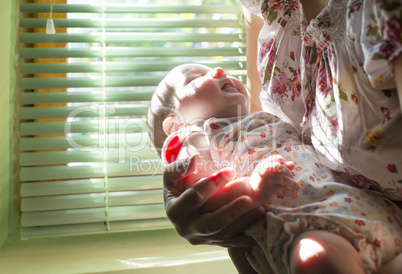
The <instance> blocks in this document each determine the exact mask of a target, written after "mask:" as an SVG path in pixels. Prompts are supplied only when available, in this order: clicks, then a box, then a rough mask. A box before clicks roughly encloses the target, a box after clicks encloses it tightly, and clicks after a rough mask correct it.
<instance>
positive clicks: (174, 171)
mask: <svg viewBox="0 0 402 274" xmlns="http://www.w3.org/2000/svg"><path fill="white" fill-rule="evenodd" d="M198 158H199V156H198V155H193V156H191V157H190V158H187V159H183V160H179V161H176V162H173V163H171V164H169V165H167V166H165V168H164V171H163V182H164V185H165V186H169V185H172V184H175V183H176V182H177V181H178V180H180V179H182V178H183V177H185V176H187V175H188V174H190V173H192V172H194V171H195V169H196V163H197V160H198Z"/></svg>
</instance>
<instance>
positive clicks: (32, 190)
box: [20, 175, 163, 197]
mask: <svg viewBox="0 0 402 274" xmlns="http://www.w3.org/2000/svg"><path fill="white" fill-rule="evenodd" d="M162 179H163V177H162V175H154V176H137V177H111V178H108V190H109V191H135V190H151V189H162ZM104 189H105V179H104V178H90V179H79V180H78V179H76V180H62V181H50V182H27V183H22V184H21V191H20V195H21V197H35V196H49V195H70V194H80V193H81V194H82V193H98V192H101V191H104Z"/></svg>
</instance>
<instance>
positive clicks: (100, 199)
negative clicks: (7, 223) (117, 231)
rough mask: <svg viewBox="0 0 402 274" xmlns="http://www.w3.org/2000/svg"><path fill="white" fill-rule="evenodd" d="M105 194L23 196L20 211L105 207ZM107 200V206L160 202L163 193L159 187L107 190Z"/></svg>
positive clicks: (161, 201)
mask: <svg viewBox="0 0 402 274" xmlns="http://www.w3.org/2000/svg"><path fill="white" fill-rule="evenodd" d="M104 191H105V189H104ZM105 196H106V194H105V192H103V193H91V194H79V195H63V196H53V197H32V198H23V199H22V200H21V211H22V212H24V213H26V212H40V211H50V210H66V209H83V208H97V207H105V206H106V202H105V201H106V198H105ZM107 201H108V202H107V205H108V206H127V205H145V204H162V203H163V194H162V190H161V189H157V190H142V191H123V192H108V194H107Z"/></svg>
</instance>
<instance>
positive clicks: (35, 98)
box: [20, 90, 153, 104]
mask: <svg viewBox="0 0 402 274" xmlns="http://www.w3.org/2000/svg"><path fill="white" fill-rule="evenodd" d="M152 94H153V91H152V92H139V91H130V92H128V91H116V90H114V91H106V92H105V93H102V92H22V93H21V97H20V102H21V104H54V103H90V102H105V103H110V102H126V101H127V102H133V101H149V100H151V97H152Z"/></svg>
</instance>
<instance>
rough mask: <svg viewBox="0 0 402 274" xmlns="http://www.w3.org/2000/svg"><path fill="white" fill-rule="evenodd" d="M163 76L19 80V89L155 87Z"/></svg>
mask: <svg viewBox="0 0 402 274" xmlns="http://www.w3.org/2000/svg"><path fill="white" fill-rule="evenodd" d="M163 78H164V77H163V76H142V77H135V78H134V77H106V78H105V79H102V78H100V77H96V78H95V77H93V78H89V77H87V78H78V77H77V78H72V77H70V78H62V77H51V78H50V77H49V78H21V79H20V88H21V89H50V88H91V87H96V88H101V87H132V86H142V87H144V86H157V85H158V84H159V82H160V81H162V79H163Z"/></svg>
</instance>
